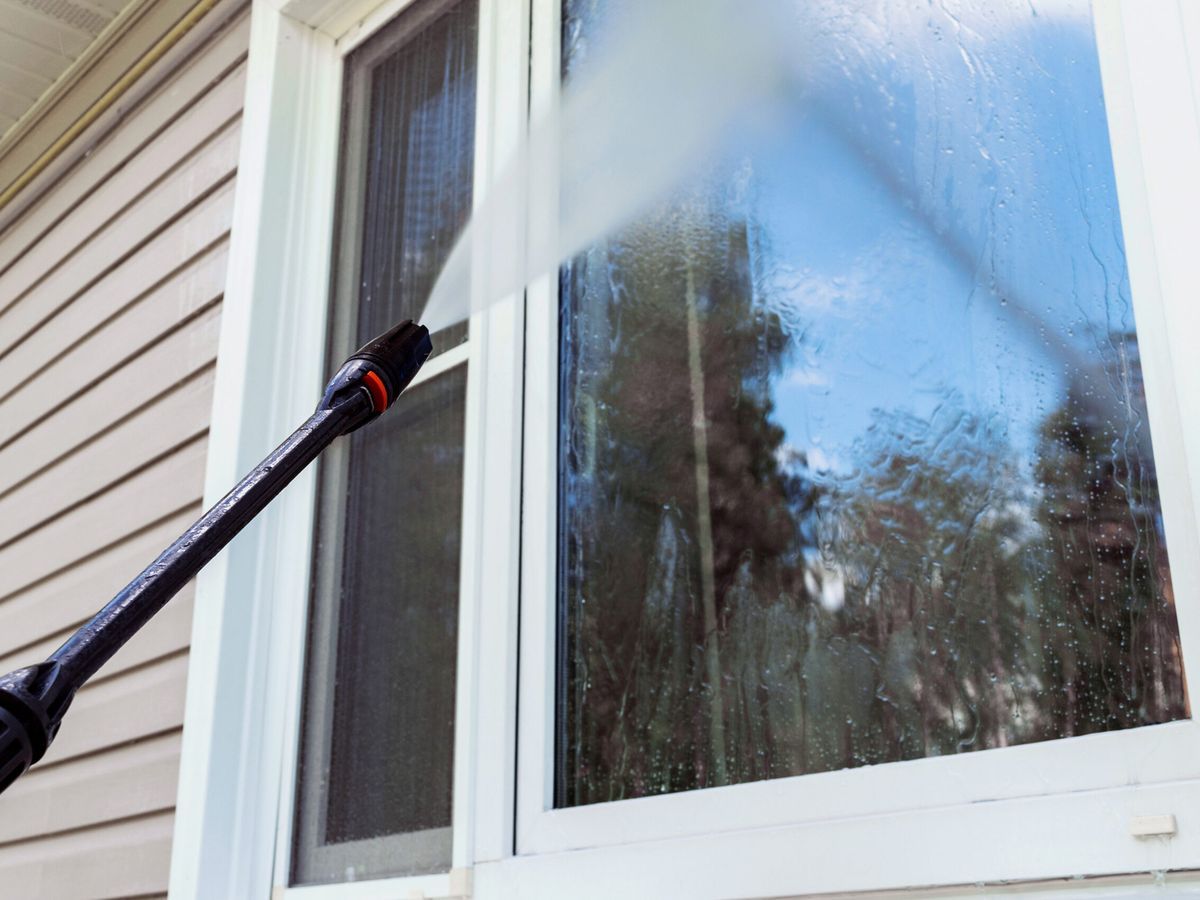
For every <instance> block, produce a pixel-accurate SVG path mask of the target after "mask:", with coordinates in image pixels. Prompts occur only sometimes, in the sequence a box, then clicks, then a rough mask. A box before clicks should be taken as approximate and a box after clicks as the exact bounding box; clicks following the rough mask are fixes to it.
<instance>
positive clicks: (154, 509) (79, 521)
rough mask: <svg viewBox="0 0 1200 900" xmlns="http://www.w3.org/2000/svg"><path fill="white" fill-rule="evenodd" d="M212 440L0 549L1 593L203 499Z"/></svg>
mask: <svg viewBox="0 0 1200 900" xmlns="http://www.w3.org/2000/svg"><path fill="white" fill-rule="evenodd" d="M207 449H208V442H207V440H204V439H202V440H197V441H194V442H192V443H191V444H188V445H186V446H185V447H184V448H183V449H181V450H180V451H179V452H177V453H174V454H172V455H171V456H169V457H167V458H166V459H163V460H161V461H159V462H157V463H155V464H154V465H152V466H150V467H149V468H147V469H145V470H144V471H142V472H139V473H138V474H137V475H135V476H134V477H133V478H130V479H129V480H128V481H124V482H122V483H121V484H118V485H117V486H116V487H114V488H113V489H112V490H109V491H106V492H105V493H103V494H101V495H100V496H99V497H96V498H95V499H92V500H89V501H87V502H86V503H84V504H82V505H81V506H78V507H76V508H75V509H73V510H71V512H69V513H67V514H66V515H64V516H61V517H60V518H58V519H55V520H54V521H53V522H51V523H50V524H48V525H46V526H45V527H44V528H39V529H38V530H37V531H34V532H32V533H31V534H29V535H26V536H25V537H23V538H21V539H20V540H18V541H15V542H14V543H11V544H9V545H8V546H7V547H4V548H3V549H0V597H8V596H9V595H11V594H14V593H16V592H17V591H19V590H21V589H23V588H25V587H28V586H29V585H32V584H35V583H36V582H38V581H40V580H41V579H43V578H45V577H46V576H48V575H51V574H53V573H55V572H57V571H59V570H61V569H63V568H65V567H67V566H69V565H71V564H72V563H75V562H76V561H78V560H81V559H83V558H85V557H87V556H89V555H90V554H93V553H95V552H97V551H98V550H102V549H104V548H105V547H107V546H108V545H109V544H112V543H115V542H116V541H118V540H120V539H121V538H123V537H125V536H126V535H128V534H131V533H132V532H134V531H137V530H139V529H141V528H143V527H145V526H146V525H149V524H150V523H152V522H155V521H157V520H158V519H160V518H163V517H165V516H167V515H169V514H171V513H172V512H175V511H176V510H179V509H182V508H183V507H185V506H188V505H190V504H192V503H195V502H196V501H198V500H199V499H200V496H201V494H202V492H203V482H204V462H205V454H206V452H207Z"/></svg>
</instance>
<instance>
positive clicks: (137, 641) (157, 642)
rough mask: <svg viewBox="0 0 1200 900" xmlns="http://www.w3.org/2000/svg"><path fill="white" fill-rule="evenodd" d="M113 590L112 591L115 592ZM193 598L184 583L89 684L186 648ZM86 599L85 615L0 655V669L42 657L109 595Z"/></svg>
mask: <svg viewBox="0 0 1200 900" xmlns="http://www.w3.org/2000/svg"><path fill="white" fill-rule="evenodd" d="M154 555H157V554H154ZM154 555H149V556H147V558H146V560H145V561H146V562H147V563H149V562H150V561H151V560H152V559H153V558H154ZM142 568H145V566H143V567H142ZM139 571H141V569H140V568H139V569H134V570H131V571H130V573H129V577H130V578H132V577H133V576H134V575H136V574H137V573H138V572H139ZM113 593H114V594H115V591H114V592H113ZM195 597H196V587H195V585H194V584H193V583H192V582H188V583H187V584H186V585H184V586H183V589H182V590H181V591H180V592H179V593H178V594H177V595H176V596H175V598H174V599H173V600H171V602H170V603H168V604H167V605H166V606H164V607H163V609H162V611H161V612H159V613H158V615H156V616H155V617H154V618H153V619H151V620H150V621H149V622H148V623H146V626H145V627H144V628H143V629H142V630H141V631H139V632H138V633H137V634H136V635H134V637H133V638H132V639H131V640H130V641H129V643H128V644H126V645H125V646H124V647H122V648H121V649H120V650H118V651H117V653H116V655H115V656H113V658H112V659H110V660H109V661H108V662H107V663H105V665H104V667H103V668H102V669H101V670H100V671H99V672H97V673H96V674H95V676H93V678H92V681H91V682H90V683H91V684H99V683H100V682H102V681H104V680H105V679H106V678H114V677H116V676H117V675H121V674H123V673H125V672H128V671H130V670H131V669H136V668H137V667H138V666H144V665H146V664H147V663H151V662H154V661H155V660H159V659H162V658H163V657H165V656H171V655H173V654H175V653H178V652H179V651H180V650H186V649H187V647H188V642H189V641H188V639H189V638H190V636H191V629H192V610H193V608H194V606H195ZM88 599H90V600H91V603H90V604H89V605H88V606H87V610H86V616H85V618H83V619H79V620H77V621H72V622H70V623H69V625H68V627H67V628H65V629H63V630H62V631H59V632H57V633H55V634H54V635H53V636H51V637H48V638H46V639H44V640H41V641H38V642H37V643H36V644H31V645H27V646H25V647H22V648H21V649H20V650H17V651H16V652H15V653H10V654H9V655H7V656H5V657H3V658H0V672H11V671H13V670H14V669H20V668H23V667H25V666H31V665H34V664H35V663H39V662H41V661H42V660H44V659H46V658H47V657H48V656H49V655H50V654H51V653H53V652H54V651H55V650H57V649H58V648H59V647H61V646H62V645H63V643H64V642H65V641H66V639H67V638H68V637H70V636H71V635H72V634H74V633H75V629H76V628H78V627H79V626H80V625H82V624H83V622H84V621H86V619H87V618H90V617H91V615H92V613H95V612H98V611H99V610H100V608H101V607H102V606H104V604H105V603H107V602H108V601H109V600H110V599H111V598H110V597H108V596H96V595H95V593H94V592H93V593H89V594H88Z"/></svg>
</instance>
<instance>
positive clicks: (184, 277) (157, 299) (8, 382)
mask: <svg viewBox="0 0 1200 900" xmlns="http://www.w3.org/2000/svg"><path fill="white" fill-rule="evenodd" d="M228 200H229V198H228V196H227V195H226V194H224V193H221V194H219V195H217V196H214V197H212V198H210V199H209V200H208V201H206V202H205V203H203V204H201V205H200V206H198V207H197V208H195V209H194V210H192V211H191V212H189V213H188V214H187V215H186V216H184V217H183V218H182V219H180V220H179V221H178V222H176V223H175V224H174V225H173V226H172V227H171V229H170V230H169V231H167V232H165V233H164V234H163V235H162V236H161V237H160V238H156V239H155V240H154V241H152V242H151V243H150V244H147V245H146V246H145V247H144V248H143V249H142V251H141V252H140V253H138V254H137V255H136V256H135V257H133V258H132V259H130V260H127V262H126V263H125V264H124V265H122V266H121V267H119V268H118V269H117V270H115V271H113V272H112V273H110V274H109V275H108V276H107V277H106V278H104V279H102V280H101V282H100V283H99V284H97V285H96V286H94V287H93V288H92V289H91V290H89V291H87V292H86V293H85V294H84V295H83V297H81V298H80V299H79V300H77V301H76V302H74V303H72V304H70V305H69V306H67V307H65V308H64V309H62V310H61V311H60V312H59V313H58V314H57V315H55V316H52V317H51V318H49V319H47V320H46V321H45V322H44V323H43V324H42V326H41V327H40V328H38V329H37V330H35V331H34V332H32V333H31V334H29V335H28V336H27V337H26V339H25V340H23V341H22V342H21V343H19V344H17V345H16V346H15V347H13V348H12V350H10V351H9V352H8V353H7V354H5V355H4V356H0V399H6V398H7V397H8V396H9V395H10V394H12V392H13V391H15V390H17V389H18V388H19V387H21V386H22V385H24V384H26V383H27V382H28V381H29V380H30V379H31V378H32V377H34V375H35V373H39V372H40V371H41V368H42V367H43V366H45V365H46V361H47V360H53V359H54V357H55V355H56V354H57V353H58V352H59V351H60V350H61V348H63V347H72V346H75V345H76V344H78V343H79V342H81V341H83V340H85V339H87V338H89V337H92V336H94V335H95V333H96V332H97V330H99V329H100V328H102V327H103V326H104V325H105V324H106V323H107V322H108V321H109V320H110V319H112V318H115V317H118V316H121V315H123V314H125V313H126V311H127V310H128V309H129V307H131V306H133V305H134V304H149V305H151V306H155V307H158V306H164V307H167V312H168V313H169V310H170V309H171V308H173V307H175V308H180V309H181V310H182V309H184V308H186V310H187V311H188V312H190V311H193V310H194V309H196V305H195V304H196V300H197V298H198V297H202V298H205V299H207V298H210V297H213V296H216V294H218V293H220V292H221V291H222V290H223V282H224V280H225V268H224V267H225V266H227V265H228V256H229V246H228V242H227V240H225V238H227V236H228V227H229V216H230V209H229V203H228ZM214 241H215V242H216V243H215V244H214V243H213V242H214ZM176 267H178V268H176ZM214 285H215V286H216V287H217V289H216V290H215V291H214ZM184 314H186V313H181V314H180V315H178V316H176V317H175V319H176V320H178V319H180V318H182V317H183V315H184ZM160 330H161V329H160ZM105 355H107V354H105Z"/></svg>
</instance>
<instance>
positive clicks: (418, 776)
mask: <svg viewBox="0 0 1200 900" xmlns="http://www.w3.org/2000/svg"><path fill="white" fill-rule="evenodd" d="M477 26H478V3H477V0H460V2H457V3H440V4H439V3H422V4H418V5H417V6H415V7H413V8H411V9H410V10H409V11H407V12H405V13H404V14H403V15H402V16H401V17H400V18H399V19H398V20H397V21H396V22H394V23H393V24H392V25H389V26H387V27H386V28H385V29H384V30H383V31H382V32H381V33H380V34H379V35H377V36H376V37H374V38H372V39H371V41H369V42H368V43H366V44H364V45H363V46H362V47H361V48H359V49H358V50H356V51H354V53H353V54H352V55H351V56H349V57H348V58H347V60H346V92H345V102H344V109H343V119H344V126H343V141H342V171H341V181H340V198H339V203H340V209H339V218H338V233H337V240H336V242H335V243H336V246H337V247H338V248H339V253H338V254H337V262H336V268H337V272H336V275H335V289H334V298H333V305H332V310H331V321H332V332H333V336H332V342H331V354H330V362H331V366H336V365H339V364H340V362H341V360H343V359H344V358H345V357H346V355H347V354H348V353H349V352H351V350H352V349H353V348H354V347H355V346H358V345H360V344H362V343H363V342H364V341H366V340H367V339H369V338H370V337H372V336H374V335H375V334H378V333H379V332H381V331H384V330H385V329H387V328H388V327H390V326H391V325H392V324H394V323H395V322H397V321H399V320H400V319H403V318H413V317H415V315H416V314H417V312H418V311H419V308H420V307H419V305H420V304H421V303H423V302H424V298H425V296H426V295H427V294H428V291H429V288H430V287H431V285H432V282H433V279H434V278H435V277H436V275H437V272H438V269H439V267H440V265H441V263H442V261H443V260H444V259H445V257H446V255H447V254H448V253H449V250H450V248H451V245H452V242H453V240H454V238H455V236H456V235H457V233H458V231H459V229H460V228H461V227H462V224H463V222H464V221H465V219H466V217H467V215H468V214H469V211H470V207H471V184H472V160H473V152H474V121H475V81H476V43H477ZM464 336H465V329H460V330H459V332H458V333H457V335H453V334H449V333H446V334H443V335H441V336H439V337H438V338H437V339H436V343H437V344H438V345H439V346H440V347H445V346H446V345H447V344H448V343H451V342H453V341H456V340H461V339H462V338H463V337H464ZM465 395H466V367H465V365H460V366H458V367H455V368H453V369H451V370H450V371H448V372H446V373H445V374H442V375H440V376H437V377H435V378H432V379H430V380H428V381H425V382H423V383H419V384H417V385H415V386H413V387H411V388H410V389H409V390H408V391H407V392H406V394H405V396H404V398H403V400H402V401H401V402H400V403H399V404H397V406H396V408H395V409H394V410H391V411H390V412H389V413H388V415H387V416H386V417H384V418H383V419H381V420H380V421H379V422H377V423H375V424H373V425H372V426H371V427H370V428H365V429H362V430H360V431H357V432H355V433H354V434H353V435H351V436H350V437H349V439H347V440H345V441H341V442H339V443H338V444H337V445H335V447H333V448H331V450H330V452H329V453H328V454H327V455H326V457H325V458H324V459H323V461H322V467H321V475H320V488H319V501H318V503H319V518H318V527H317V540H316V545H317V546H316V554H315V568H314V577H313V584H314V589H313V605H312V616H311V629H310V639H309V649H308V664H307V666H306V676H307V683H306V690H305V702H304V721H303V730H302V739H301V761H300V771H299V777H298V782H297V801H298V802H297V815H296V828H295V835H296V840H295V852H294V854H293V860H294V862H293V880H294V881H295V882H297V883H316V882H328V881H342V880H354V879H358V878H365V877H374V876H380V875H401V874H413V873H421V872H435V871H445V870H447V869H448V868H449V866H450V849H451V794H452V787H453V785H452V776H453V771H454V766H453V747H454V714H455V704H454V698H455V665H456V658H457V636H458V627H457V626H458V589H459V584H458V580H459V543H460V532H461V521H460V519H461V507H462V466H463V426H464V411H465V410H464V402H465Z"/></svg>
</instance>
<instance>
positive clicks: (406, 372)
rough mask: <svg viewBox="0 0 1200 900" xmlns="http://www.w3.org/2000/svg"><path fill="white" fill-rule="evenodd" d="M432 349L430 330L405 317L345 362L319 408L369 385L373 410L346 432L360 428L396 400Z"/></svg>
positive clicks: (327, 389) (327, 406)
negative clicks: (349, 392)
mask: <svg viewBox="0 0 1200 900" xmlns="http://www.w3.org/2000/svg"><path fill="white" fill-rule="evenodd" d="M432 352H433V342H432V341H430V339H429V329H428V328H426V327H425V326H424V325H418V324H416V323H415V322H413V321H412V320H405V321H403V322H401V323H400V324H399V325H397V326H396V327H394V328H392V329H390V330H389V331H385V332H384V333H383V334H381V335H379V337H377V338H375V339H373V340H371V341H368V342H367V343H366V344H364V345H363V346H362V347H360V348H359V349H358V350H357V351H356V352H355V353H353V354H352V355H351V356H350V358H349V359H347V360H346V362H345V363H343V364H342V367H341V368H340V369H338V371H337V374H336V375H334V376H333V378H332V379H330V381H329V384H328V385H327V386H326V388H325V396H324V397H322V398H321V404H320V406H319V407H318V408H329V407H331V406H332V405H333V404H334V403H337V402H338V401H339V400H341V399H342V398H344V397H345V395H346V393H347V392H348V391H357V390H360V389H362V388H366V390H367V392H368V393H369V394H370V396H371V407H372V410H373V413H372V415H370V416H368V417H366V418H364V419H363V420H361V421H355V422H353V423H352V425H351V427H349V428H348V429H347V432H349V431H353V430H355V429H356V428H361V427H362V426H363V425H365V424H366V423H367V422H369V421H371V419H373V418H375V417H376V416H378V415H379V414H380V413H382V412H384V411H385V410H386V409H387V408H388V407H389V406H391V405H392V403H394V402H395V400H396V398H397V397H399V396H400V394H401V393H402V392H403V391H404V389H405V388H406V387H408V386H409V384H410V383H411V382H412V380H413V378H414V377H415V376H416V374H417V372H418V371H419V370H420V368H421V366H422V365H424V363H425V360H427V359H428V358H429V354H430V353H432Z"/></svg>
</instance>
